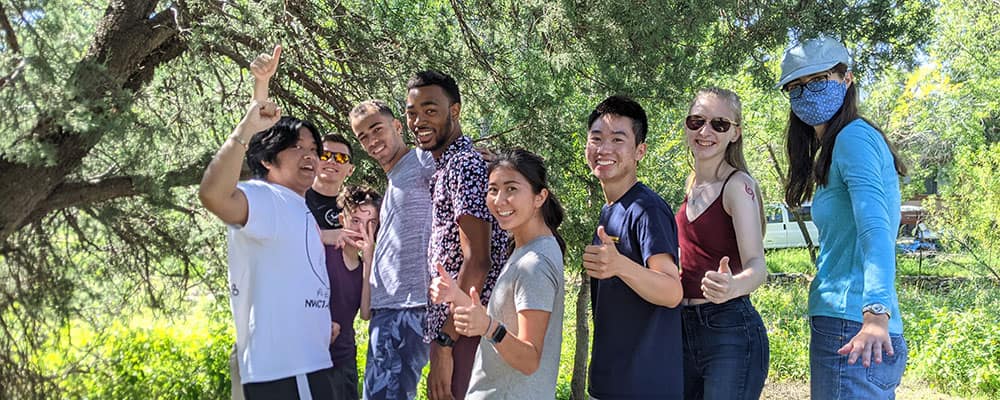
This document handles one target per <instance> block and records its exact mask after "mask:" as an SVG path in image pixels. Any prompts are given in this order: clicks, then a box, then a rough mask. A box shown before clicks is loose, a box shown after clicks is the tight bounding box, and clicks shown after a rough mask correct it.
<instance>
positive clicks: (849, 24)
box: [0, 0, 1000, 397]
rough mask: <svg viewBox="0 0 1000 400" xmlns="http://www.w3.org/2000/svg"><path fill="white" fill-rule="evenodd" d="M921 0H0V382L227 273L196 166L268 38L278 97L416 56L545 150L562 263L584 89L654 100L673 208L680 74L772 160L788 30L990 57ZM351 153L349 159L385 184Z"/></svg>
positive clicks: (14, 387)
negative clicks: (719, 96)
mask: <svg viewBox="0 0 1000 400" xmlns="http://www.w3.org/2000/svg"><path fill="white" fill-rule="evenodd" d="M988 1H989V2H990V3H989V5H991V6H992V7H993V9H994V10H996V9H997V8H998V7H997V5H996V1H995V0H988ZM946 3H947V2H946ZM958 3H960V2H958ZM934 6H935V2H933V1H931V0H895V1H890V0H865V1H856V2H846V1H809V0H796V1H791V0H760V1H750V2H747V1H735V0H722V1H698V0H684V1H656V2H648V1H636V2H621V1H606V0H597V1H588V2H583V1H573V0H562V1H557V2H551V1H536V0H528V1H480V0H466V1H458V0H450V1H441V0H438V1H410V0H400V1H388V2H384V1H383V2H380V1H360V0H347V1H342V2H327V1H316V0H283V1H278V0H237V1H211V0H176V1H154V0H103V1H96V2H94V1H81V0H58V1H47V0H0V36H2V39H3V40H2V41H0V105H2V109H3V113H2V114H3V118H0V199H2V202H3V203H2V205H3V207H0V265H2V266H3V268H2V270H0V282H3V283H2V284H0V328H2V329H0V348H2V349H3V352H2V353H3V354H5V355H4V356H0V381H3V382H5V384H4V385H0V393H3V394H4V395H7V396H11V397H34V396H41V394H42V393H45V392H46V390H48V389H51V387H52V386H51V384H50V383H48V382H50V381H51V379H52V377H47V376H42V375H40V374H38V373H37V371H36V370H34V369H32V368H23V366H24V363H25V362H26V361H27V360H30V359H31V355H32V349H34V348H36V347H37V346H39V345H40V344H41V343H43V342H44V338H45V336H46V335H49V334H52V333H53V332H55V331H57V330H58V329H59V326H60V324H61V323H62V322H63V321H65V319H66V318H67V317H68V316H71V315H72V316H84V317H85V318H86V317H87V316H95V315H108V314H112V315H114V314H115V313H118V312H121V310H122V307H124V306H125V305H131V304H136V303H139V304H143V305H145V306H152V307H154V308H161V309H167V310H169V309H170V308H171V307H174V306H176V305H178V304H183V302H184V300H185V299H186V296H188V295H189V294H190V293H191V292H192V291H199V292H201V293H213V294H219V293H221V292H222V291H223V288H224V285H221V284H220V282H222V281H223V280H224V279H225V278H224V276H225V274H224V272H223V271H224V270H225V260H224V256H223V253H224V252H223V249H224V248H225V244H224V242H223V240H222V234H221V227H220V225H219V224H218V223H217V222H216V221H214V220H212V219H211V218H210V217H209V216H208V215H206V213H204V212H203V211H202V210H201V209H200V207H199V206H198V205H197V204H196V201H195V199H194V196H193V191H192V185H194V184H196V183H197V182H198V181H199V179H200V177H201V173H202V171H203V170H204V167H205V166H206V165H207V162H208V160H209V159H210V157H211V155H212V154H214V152H215V151H216V150H217V148H218V145H219V144H220V143H221V142H222V141H223V140H224V139H225V137H226V136H227V135H228V133H229V132H230V131H231V129H232V128H233V126H234V125H235V123H236V121H237V120H238V118H239V117H240V115H241V111H240V110H241V109H242V108H243V107H244V106H245V104H246V102H247V101H248V99H249V88H250V80H251V79H252V78H251V76H250V74H249V73H248V70H247V69H248V66H249V61H250V60H252V58H253V56H254V55H256V54H258V53H261V52H264V51H269V49H270V48H271V47H273V45H274V44H276V43H280V44H282V45H283V46H284V47H285V52H284V57H283V61H282V65H281V66H280V68H279V71H278V75H277V79H276V80H275V81H274V82H273V84H272V88H271V93H272V95H273V96H274V97H275V99H276V100H277V101H278V102H279V103H280V104H281V105H282V107H283V108H284V109H285V110H286V113H289V114H292V115H296V116H299V117H304V118H308V119H311V120H314V121H316V122H317V123H318V125H319V126H320V127H321V129H323V130H324V131H335V132H344V133H348V137H352V135H350V134H349V127H348V124H347V112H348V111H349V110H350V108H351V107H352V106H353V105H354V104H356V103H357V102H359V101H362V100H366V99H369V98H381V99H385V100H387V101H389V102H390V103H391V104H396V105H401V104H402V101H403V98H404V95H405V91H404V85H405V82H406V79H407V78H408V77H409V76H410V75H411V74H412V73H413V72H415V71H418V70H421V69H428V68H433V69H439V70H442V71H445V72H447V73H449V74H451V75H453V76H454V77H455V78H456V79H457V80H458V82H459V85H460V87H461V88H462V91H463V94H464V95H463V98H464V99H465V100H464V101H463V103H464V104H463V113H462V122H463V127H464V131H465V133H466V134H467V135H469V136H471V137H473V138H474V139H475V140H477V141H479V143H481V144H482V145H485V146H487V147H492V148H506V147H511V146H522V147H526V148H528V149H531V150H532V151H535V152H537V153H539V154H541V155H542V156H543V157H545V158H546V160H547V163H548V165H549V167H550V168H551V170H552V171H551V176H552V177H553V181H554V186H555V191H556V192H557V193H559V195H560V197H561V198H562V199H563V201H564V203H565V206H566V208H567V209H568V210H569V213H568V219H567V224H566V225H565V228H564V232H563V233H564V236H565V237H566V239H567V242H568V243H569V244H570V254H571V259H570V260H573V259H574V258H573V257H576V254H578V253H579V248H580V246H582V245H583V244H584V243H586V242H588V241H589V238H590V236H591V235H592V229H593V225H594V219H595V217H596V215H597V211H596V210H597V208H598V204H600V203H599V201H601V200H600V197H599V190H598V186H597V183H596V181H594V180H593V179H591V178H590V176H589V172H588V171H587V169H586V167H585V163H584V162H583V159H582V148H583V137H584V132H585V127H584V126H583V125H584V123H585V118H586V116H587V114H588V113H589V112H590V109H591V108H592V107H593V106H594V105H595V104H596V103H597V102H599V101H600V100H601V99H603V98H604V97H606V96H608V95H611V94H627V95H630V96H633V97H635V98H636V99H638V100H639V101H640V102H641V103H642V104H643V106H644V107H645V108H646V109H647V112H648V113H649V115H650V116H651V129H650V133H651V135H650V138H649V142H650V146H651V151H650V155H649V157H648V158H647V159H646V160H644V162H643V166H642V167H641V168H640V178H641V179H643V180H644V181H646V182H647V183H648V184H649V185H650V186H651V187H653V188H654V189H655V190H657V191H658V192H660V193H661V194H662V195H663V196H664V197H665V198H666V199H667V200H668V203H670V204H672V205H676V204H678V203H679V201H680V199H681V196H682V185H681V182H682V180H683V178H684V176H685V175H686V174H687V171H688V164H687V162H688V161H687V151H686V149H685V148H684V145H683V143H682V142H681V141H680V139H679V137H678V135H677V134H676V133H677V132H678V130H679V121H680V120H681V116H683V115H684V114H685V113H686V110H685V109H684V108H685V107H686V106H687V103H688V102H689V101H690V97H691V96H692V95H693V92H694V89H696V88H699V87H702V86H705V85H718V86H724V87H731V88H736V89H738V90H739V91H741V94H743V95H744V97H745V99H746V100H745V103H746V108H747V111H746V112H747V113H748V117H747V118H748V119H751V120H753V121H754V122H753V125H754V126H755V127H756V128H755V129H757V130H758V131H759V133H757V134H756V135H758V136H757V139H756V141H755V144H754V145H753V146H756V147H753V146H751V147H750V148H753V149H756V150H757V151H756V152H755V153H756V154H754V155H751V159H755V160H757V161H756V162H758V163H762V164H758V165H765V166H767V167H766V168H767V170H766V171H767V172H765V171H764V168H761V171H758V172H759V173H760V174H762V175H763V174H765V173H766V174H769V173H770V172H769V171H770V168H772V167H771V166H770V164H766V162H768V161H767V160H766V159H765V158H763V156H762V155H763V154H765V152H764V151H763V147H761V146H764V145H765V144H767V143H771V142H775V143H777V142H776V141H779V140H780V139H778V138H780V135H781V129H783V127H782V126H781V125H780V121H782V120H783V118H784V117H785V116H786V115H787V108H782V107H781V106H780V104H782V103H780V101H781V97H780V95H778V94H777V93H776V92H775V91H773V90H772V89H770V86H771V85H772V82H773V81H774V78H775V71H776V70H777V66H778V65H777V64H778V61H779V57H780V54H781V51H782V50H783V49H784V48H785V46H786V45H787V44H788V42H789V41H790V40H792V41H794V40H798V39H799V38H803V37H809V36H813V35H816V34H819V33H823V32H826V33H830V34H834V35H836V36H839V37H841V38H842V39H843V40H845V41H846V42H847V43H848V47H849V48H852V49H855V58H856V59H857V71H858V73H860V74H861V75H862V76H864V77H865V79H866V81H867V82H874V81H875V79H876V78H877V77H878V76H880V75H879V74H881V73H882V72H883V71H905V70H909V69H910V68H911V67H913V66H914V65H916V64H915V63H916V62H917V61H918V58H917V56H918V55H920V54H926V52H927V51H930V52H931V54H940V56H939V57H940V59H941V60H950V61H949V63H948V64H947V65H944V64H943V66H942V68H944V69H946V70H947V71H948V74H949V76H951V77H952V78H951V79H953V80H961V79H974V77H981V76H989V75H988V74H990V73H993V75H992V76H993V77H996V76H997V74H996V73H995V72H996V68H997V67H996V63H995V62H992V60H991V63H990V64H989V66H985V67H982V66H979V65H980V64H981V63H977V57H978V56H977V54H981V52H982V51H985V52H987V54H994V55H995V54H996V42H995V41H992V42H991V41H990V40H989V36H990V29H991V28H995V27H996V20H995V19H988V18H986V17H982V19H977V20H976V21H982V22H981V23H982V24H984V25H982V27H981V29H979V30H977V31H976V32H979V33H973V35H985V36H984V37H981V38H979V39H980V40H979V41H977V42H975V43H974V44H972V45H974V46H983V47H984V48H983V49H978V50H970V51H964V50H961V49H966V48H967V47H963V46H972V45H969V44H966V38H967V35H968V34H967V33H964V32H958V31H951V30H949V31H948V32H951V33H950V34H951V35H952V36H953V37H952V38H950V39H948V38H946V40H942V41H940V42H938V43H939V44H938V45H936V46H938V47H933V48H931V49H930V50H928V49H927V48H926V44H927V43H928V41H929V40H930V39H931V38H932V35H934V34H935V27H936V24H935V23H934V22H935V19H934V18H933V17H932V10H933V7H934ZM952 8H953V9H955V12H957V13H959V14H957V15H956V16H955V18H963V17H964V16H965V15H964V14H961V12H963V11H961V7H960V6H955V5H954V4H952ZM993 18H995V17H993ZM978 23H980V22H977V24H978ZM977 26H979V25H977ZM993 30H994V31H995V29H993ZM977 38H978V37H977ZM950 51H955V52H957V53H949V52H950ZM989 52H992V53H989ZM982 68H992V69H991V70H983V69H982ZM994 83H995V81H994ZM969 90H973V89H969ZM974 90H983V92H977V93H974V94H970V96H976V98H979V99H985V98H992V99H993V102H992V103H991V107H992V108H991V110H993V111H992V112H993V114H989V115H987V116H984V117H983V118H987V117H988V118H992V121H994V122H993V125H991V126H992V127H993V128H991V129H993V130H992V131H989V132H992V133H990V134H991V135H994V136H993V137H996V128H995V127H996V122H995V121H996V120H997V118H998V117H997V116H998V115H1000V114H997V111H996V110H997V109H998V108H997V105H996V100H995V98H994V97H991V96H990V93H995V90H994V91H990V90H989V88H985V89H982V88H979V87H977V88H976V89H974ZM400 109H401V107H400ZM782 113H784V114H782ZM775 114H777V115H775ZM994 140H995V139H994ZM755 157H756V158H755ZM362 159H363V160H364V161H363V163H362V165H360V166H359V171H358V172H357V173H355V176H354V177H352V178H351V179H352V180H353V181H361V182H372V183H379V182H383V179H384V178H383V177H381V175H380V174H379V173H376V171H377V168H375V165H374V163H373V162H371V160H367V159H364V158H363V157H362ZM764 186H765V188H768V187H774V188H776V187H777V181H776V180H773V181H771V183H768V182H764ZM569 264H570V263H568V265H569ZM220 298H224V294H220ZM139 299H141V300H139ZM3 397H6V396H3Z"/></svg>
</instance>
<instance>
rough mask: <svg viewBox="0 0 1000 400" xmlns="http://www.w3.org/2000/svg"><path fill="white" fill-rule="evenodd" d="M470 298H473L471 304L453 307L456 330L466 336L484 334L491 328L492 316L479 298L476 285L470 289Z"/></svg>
mask: <svg viewBox="0 0 1000 400" xmlns="http://www.w3.org/2000/svg"><path fill="white" fill-rule="evenodd" d="M463 295H464V294H463ZM469 299H470V300H472V301H471V303H470V304H468V305H466V306H456V307H454V308H453V309H452V318H453V319H454V321H455V331H457V332H458V333H460V334H462V335H465V336H482V335H483V334H485V333H486V331H487V329H488V328H489V325H490V317H489V316H488V315H487V314H486V307H483V303H482V302H481V301H480V300H479V292H478V291H476V288H475V287H472V288H471V289H469Z"/></svg>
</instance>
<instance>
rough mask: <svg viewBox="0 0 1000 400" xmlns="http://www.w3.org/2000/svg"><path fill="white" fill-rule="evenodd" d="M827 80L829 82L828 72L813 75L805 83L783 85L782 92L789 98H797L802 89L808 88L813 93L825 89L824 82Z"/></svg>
mask: <svg viewBox="0 0 1000 400" xmlns="http://www.w3.org/2000/svg"><path fill="white" fill-rule="evenodd" d="M829 82H830V73H827V74H826V75H823V76H817V77H814V78H812V79H810V80H808V81H806V83H796V84H791V85H788V86H785V88H784V89H783V90H782V92H784V93H785V96H786V97H788V98H789V99H797V98H799V97H802V91H803V90H804V89H809V91H810V92H813V93H816V92H822V91H823V90H824V89H826V84H827V83H829Z"/></svg>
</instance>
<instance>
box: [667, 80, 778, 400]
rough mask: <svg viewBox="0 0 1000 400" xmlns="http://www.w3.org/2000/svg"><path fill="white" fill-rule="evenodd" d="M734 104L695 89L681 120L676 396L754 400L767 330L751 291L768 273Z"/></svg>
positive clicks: (725, 93) (765, 357)
mask: <svg viewBox="0 0 1000 400" xmlns="http://www.w3.org/2000/svg"><path fill="white" fill-rule="evenodd" d="M742 121H743V113H742V104H741V102H740V98H739V96H738V95H736V93H733V92H732V91H729V90H725V89H720V88H714V87H713V88H707V89H702V90H699V91H698V92H697V94H696V95H695V97H694V101H692V102H691V106H690V108H689V111H688V116H687V118H685V119H684V138H685V142H686V143H687V145H688V148H689V149H690V150H691V155H692V157H693V158H694V171H693V172H692V173H691V175H689V176H688V179H687V190H686V193H685V196H684V202H683V203H681V206H680V209H678V211H677V215H676V217H675V218H676V220H677V238H678V242H679V244H680V253H681V271H682V273H681V285H682V286H683V287H684V300H682V304H683V305H684V307H683V308H682V311H681V317H682V326H683V329H684V398H685V399H758V398H760V394H761V391H762V390H763V388H764V380H765V379H766V378H767V369H768V363H769V356H770V352H769V349H768V341H767V330H766V328H765V327H764V322H763V321H762V320H761V318H760V314H758V313H757V310H756V309H754V307H753V304H751V303H750V293H752V292H753V291H754V290H755V289H757V287H759V286H760V285H761V284H762V283H764V280H765V279H766V277H767V266H766V265H765V264H764V227H765V226H766V225H765V224H764V217H763V215H764V214H763V207H764V204H763V202H762V200H761V198H760V195H759V194H760V189H759V187H758V185H757V182H756V181H755V180H754V179H753V178H752V177H751V176H750V173H749V172H748V170H747V163H746V160H745V159H744V158H743V127H742V126H741V123H742Z"/></svg>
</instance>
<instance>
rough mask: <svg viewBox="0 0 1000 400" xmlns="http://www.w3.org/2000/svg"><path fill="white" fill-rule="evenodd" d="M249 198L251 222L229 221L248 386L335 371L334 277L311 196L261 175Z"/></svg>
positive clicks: (233, 300)
mask: <svg viewBox="0 0 1000 400" xmlns="http://www.w3.org/2000/svg"><path fill="white" fill-rule="evenodd" d="M237 187H238V188H239V189H240V190H242V191H243V193H244V194H245V195H246V198H247V203H248V205H249V215H248V216H247V223H246V225H245V226H242V227H241V226H234V225H230V226H229V229H228V238H229V301H230V305H231V306H232V310H233V319H234V322H235V324H236V351H237V353H238V358H239V365H240V377H241V380H242V383H251V382H266V381H272V380H276V379H282V378H287V377H290V376H295V375H298V374H305V373H309V372H314V371H318V370H321V369H324V368H329V367H331V366H332V365H333V364H332V363H331V362H330V352H329V351H327V350H328V348H329V346H330V304H329V302H330V279H329V276H328V275H327V273H326V255H325V252H324V249H323V243H322V242H321V241H320V238H319V228H318V227H317V226H316V220H315V218H313V216H312V214H311V213H310V212H309V209H308V208H307V207H306V202H305V199H304V198H303V197H302V196H300V195H299V194H298V193H295V192H293V191H292V190H291V189H288V188H286V187H284V186H281V185H277V184H272V183H268V182H264V181H260V180H251V181H246V182H242V183H240V184H239V185H237Z"/></svg>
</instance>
